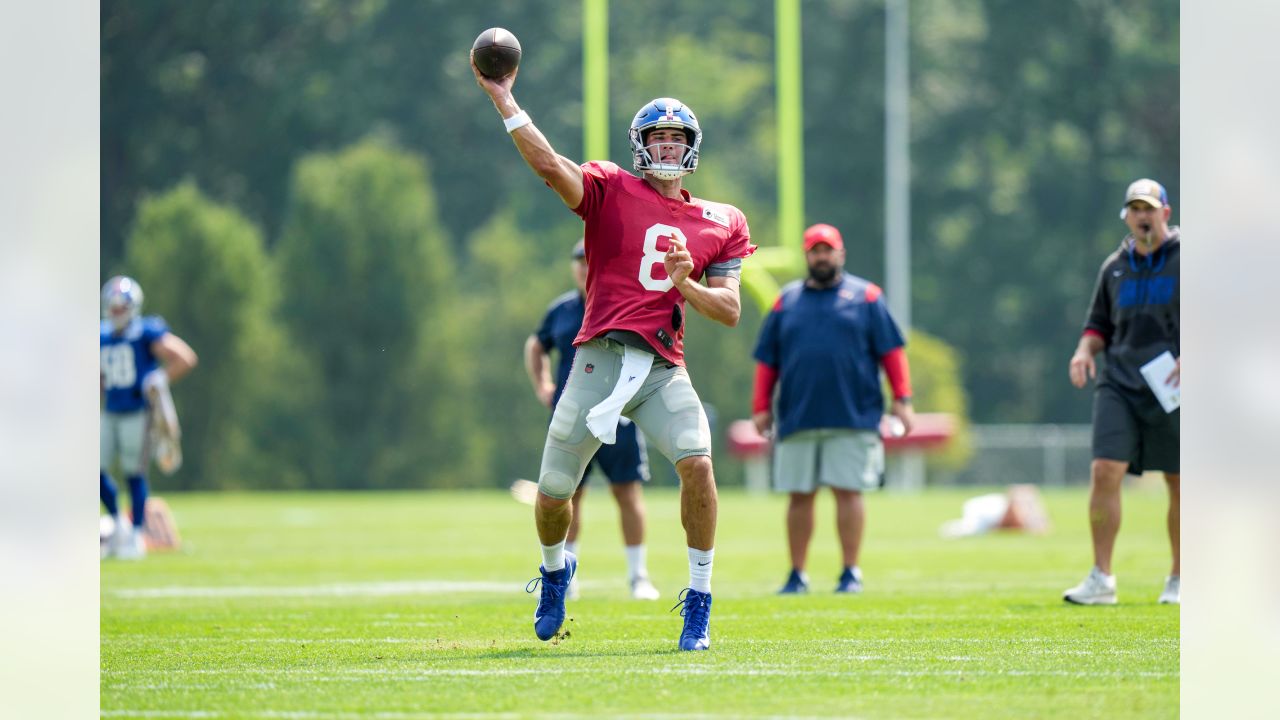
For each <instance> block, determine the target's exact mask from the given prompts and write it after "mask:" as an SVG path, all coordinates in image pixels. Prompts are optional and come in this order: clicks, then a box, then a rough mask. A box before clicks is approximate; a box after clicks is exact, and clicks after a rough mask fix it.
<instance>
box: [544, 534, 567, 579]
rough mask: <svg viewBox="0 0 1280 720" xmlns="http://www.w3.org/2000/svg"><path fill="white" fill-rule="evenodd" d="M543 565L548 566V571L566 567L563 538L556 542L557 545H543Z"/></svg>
mask: <svg viewBox="0 0 1280 720" xmlns="http://www.w3.org/2000/svg"><path fill="white" fill-rule="evenodd" d="M542 567H544V568H546V570H547V572H554V571H556V570H563V569H564V541H563V540H561V541H560V542H558V543H556V544H555V545H543V546H542Z"/></svg>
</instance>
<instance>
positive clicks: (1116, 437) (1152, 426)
mask: <svg viewBox="0 0 1280 720" xmlns="http://www.w3.org/2000/svg"><path fill="white" fill-rule="evenodd" d="M1171 213H1172V208H1170V206H1169V195H1168V193H1167V192H1165V189H1164V187H1163V186H1162V185H1161V184H1160V183H1158V182H1156V181H1154V180H1147V179H1145V178H1144V179H1142V180H1137V181H1135V182H1133V183H1132V184H1130V185H1129V189H1128V190H1127V191H1126V192H1125V198H1124V208H1123V209H1122V210H1121V211H1120V217H1121V218H1122V219H1123V220H1124V222H1125V224H1126V225H1128V226H1129V234H1128V235H1126V236H1125V238H1124V240H1123V241H1121V243H1120V247H1119V248H1118V249H1117V250H1116V251H1115V252H1113V253H1111V255H1110V256H1108V257H1107V259H1106V260H1105V261H1103V263H1102V269H1101V270H1100V271H1099V272H1098V282H1097V286H1096V287H1095V288H1094V292H1093V303H1092V305H1091V306H1090V308H1089V315H1088V318H1087V319H1086V320H1085V325H1084V333H1083V334H1082V335H1081V337H1080V340H1079V342H1078V343H1077V344H1076V351H1075V353H1074V354H1073V355H1072V356H1071V362H1070V365H1069V366H1068V374H1069V375H1070V377H1071V384H1073V385H1075V386H1076V387H1078V388H1082V387H1084V386H1085V384H1087V383H1088V381H1089V380H1090V379H1092V378H1094V377H1095V376H1096V375H1097V367H1096V365H1095V364H1094V356H1095V355H1097V354H1098V353H1100V352H1103V351H1104V350H1105V352H1106V358H1107V364H1106V367H1105V368H1104V369H1103V372H1102V377H1101V379H1099V380H1098V388H1097V391H1096V392H1095V393H1094V396H1093V463H1092V465H1091V466H1090V487H1089V523H1090V530H1091V531H1092V535H1093V560H1094V566H1093V568H1092V569H1091V570H1090V571H1089V574H1088V575H1087V576H1086V577H1085V579H1084V581H1083V582H1081V583H1080V584H1079V585H1077V586H1075V587H1073V588H1070V589H1068V590H1067V591H1066V592H1064V593H1063V599H1064V600H1066V601H1067V602H1072V603H1077V604H1080V605H1111V604H1114V603H1115V602H1116V579H1115V575H1113V574H1112V572H1111V555H1112V552H1113V551H1114V549H1115V544H1116V536H1117V535H1118V534H1119V531H1120V486H1121V484H1122V483H1123V482H1124V476H1125V474H1126V473H1133V474H1141V473H1143V472H1145V471H1148V470H1161V471H1163V472H1164V479H1165V484H1166V485H1168V487H1169V514H1168V518H1167V525H1168V531H1169V544H1170V546H1171V547H1172V550H1173V568H1172V570H1171V571H1170V573H1169V576H1168V577H1167V578H1165V586H1164V591H1163V592H1162V593H1161V594H1160V598H1159V600H1160V602H1161V603H1167V604H1178V603H1179V602H1180V600H1181V579H1180V570H1181V568H1180V565H1179V559H1180V554H1179V536H1180V531H1179V520H1180V516H1181V500H1180V496H1181V483H1182V476H1181V475H1180V474H1179V463H1178V451H1179V441H1180V437H1181V431H1180V422H1181V421H1180V414H1181V412H1182V411H1181V410H1178V409H1174V410H1173V411H1172V412H1166V411H1165V409H1164V407H1162V406H1161V404H1160V402H1159V401H1158V400H1157V399H1156V396H1155V393H1154V391H1153V390H1152V388H1151V385H1150V384H1149V382H1148V380H1147V379H1144V377H1143V375H1142V371H1141V368H1142V366H1143V365H1145V364H1147V363H1149V362H1151V361H1152V360H1155V359H1156V358H1157V357H1158V356H1161V355H1163V354H1164V353H1166V352H1167V353H1169V354H1170V355H1171V356H1172V357H1173V362H1172V365H1173V370H1172V372H1170V373H1168V374H1167V375H1166V377H1163V378H1154V381H1155V382H1158V383H1163V384H1166V385H1169V386H1172V387H1177V385H1178V382H1179V380H1180V377H1179V376H1180V362H1181V360H1180V352H1179V350H1180V346H1179V335H1180V332H1181V322H1180V320H1179V317H1180V314H1179V308H1180V301H1179V297H1180V295H1181V293H1180V288H1179V275H1180V267H1181V262H1180V257H1181V248H1182V243H1181V234H1180V233H1179V231H1178V228H1177V227H1170V226H1169V216H1170V214H1171ZM1162 374H1165V373H1162Z"/></svg>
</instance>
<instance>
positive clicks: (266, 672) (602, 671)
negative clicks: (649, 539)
mask: <svg viewBox="0 0 1280 720" xmlns="http://www.w3.org/2000/svg"><path fill="white" fill-rule="evenodd" d="M545 672H546V670H545V668H539V667H514V668H422V669H419V670H413V671H405V670H383V669H376V668H370V669H368V670H359V669H351V670H345V671H342V672H334V671H332V670H306V669H298V668H283V669H276V668H253V669H249V668H205V669H198V670H176V669H168V670H136V669H134V670H127V671H126V670H103V671H102V674H103V675H125V676H139V675H148V674H152V673H163V674H165V675H169V676H175V677H176V676H182V675H196V676H210V675H227V676H235V675H254V676H258V675H262V676H284V677H298V678H308V682H368V681H369V680H370V679H371V678H376V679H377V680H379V681H384V682H385V681H412V680H423V679H429V678H437V677H495V678H500V677H516V676H529V675H541V674H545ZM591 672H592V674H594V675H625V676H636V675H709V676H715V677H726V676H732V677H836V678H856V677H858V676H871V677H1046V678H1048V677H1056V678H1084V679H1102V678H1163V679H1176V678H1179V677H1181V672H1179V671H1171V672H1164V671H1155V670H1112V671H1105V672H1089V671H1082V670H978V669H946V670H943V669H939V670H862V669H850V668H838V669H826V668H819V669H801V670H798V669H796V668H795V667H791V666H772V667H771V666H758V667H739V668H732V667H725V666H723V665H716V666H714V667H705V668H704V667H698V666H691V665H680V666H676V667H667V666H662V667H650V668H638V667H627V668H592V669H591ZM112 687H113V689H121V690H125V689H128V688H129V687H130V686H129V684H128V683H118V684H116V683H113V685H112Z"/></svg>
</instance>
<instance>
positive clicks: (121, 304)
mask: <svg viewBox="0 0 1280 720" xmlns="http://www.w3.org/2000/svg"><path fill="white" fill-rule="evenodd" d="M140 314H142V286H141V285H139V284H138V281H137V280H134V279H133V278H131V277H126V276H124V275H117V276H115V277H113V278H111V279H110V280H108V281H107V284H106V285H103V286H102V318H103V319H104V320H110V321H111V326H112V327H113V328H115V329H116V330H123V329H124V328H125V327H127V326H128V325H129V323H131V322H133V319H134V318H136V317H138V316H139V315H140Z"/></svg>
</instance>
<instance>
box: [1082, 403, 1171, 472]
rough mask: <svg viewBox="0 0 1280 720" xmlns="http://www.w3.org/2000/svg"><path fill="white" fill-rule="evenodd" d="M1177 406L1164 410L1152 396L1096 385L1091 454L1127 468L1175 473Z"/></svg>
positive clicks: (1139, 470)
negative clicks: (1121, 463) (1170, 409)
mask: <svg viewBox="0 0 1280 720" xmlns="http://www.w3.org/2000/svg"><path fill="white" fill-rule="evenodd" d="M1181 416H1182V411H1181V410H1174V411H1173V412H1171V413H1166V412H1165V411H1164V410H1163V409H1162V408H1161V407H1160V405H1159V404H1158V403H1157V402H1156V401H1155V398H1154V397H1153V398H1151V399H1150V400H1148V399H1147V398H1141V397H1131V394H1130V393H1127V392H1126V391H1124V390H1120V389H1118V388H1115V387H1112V386H1111V385H1099V386H1098V391H1097V392H1096V393H1095V394H1094V396H1093V457H1094V458H1095V459H1099V460H1119V461H1121V462H1127V463H1129V472H1130V473H1131V474H1133V475H1141V474H1142V473H1144V472H1146V471H1148V470H1160V471H1163V472H1167V473H1173V474H1177V473H1178V467H1179V463H1178V455H1179V448H1180V445H1181V437H1182V434H1181V429H1180V428H1181Z"/></svg>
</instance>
